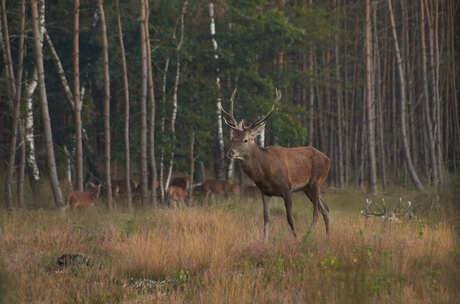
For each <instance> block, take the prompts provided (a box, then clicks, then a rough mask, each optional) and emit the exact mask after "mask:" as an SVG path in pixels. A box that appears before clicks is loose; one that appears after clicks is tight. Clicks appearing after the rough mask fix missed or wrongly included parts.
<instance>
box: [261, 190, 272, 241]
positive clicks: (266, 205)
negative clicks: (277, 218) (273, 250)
mask: <svg viewBox="0 0 460 304" xmlns="http://www.w3.org/2000/svg"><path fill="white" fill-rule="evenodd" d="M262 204H263V206H264V240H265V242H268V229H269V224H270V198H269V197H265V195H264V194H263V193H262Z"/></svg>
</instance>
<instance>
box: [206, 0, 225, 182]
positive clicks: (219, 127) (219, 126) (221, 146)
mask: <svg viewBox="0 0 460 304" xmlns="http://www.w3.org/2000/svg"><path fill="white" fill-rule="evenodd" d="M209 17H210V18H211V24H210V29H211V40H212V46H213V49H214V59H215V60H216V61H217V60H218V59H219V55H218V54H217V48H218V45H217V40H216V37H215V36H216V24H215V21H214V3H213V2H211V3H209ZM219 72H220V71H219V68H217V76H216V86H217V112H216V113H217V141H218V145H219V161H218V162H217V178H223V177H224V172H223V170H224V167H223V164H224V163H225V150H224V131H223V129H222V112H221V110H220V109H221V107H222V99H221V97H220V94H221V93H220V77H219Z"/></svg>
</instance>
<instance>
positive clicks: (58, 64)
mask: <svg viewBox="0 0 460 304" xmlns="http://www.w3.org/2000/svg"><path fill="white" fill-rule="evenodd" d="M44 34H45V39H46V42H47V44H48V46H49V48H50V51H51V55H52V56H51V58H52V59H53V61H54V65H55V66H56V69H57V72H58V75H59V79H60V80H61V84H62V87H63V88H64V93H65V96H66V99H67V101H68V102H69V104H70V106H71V108H72V110H73V111H75V103H74V97H73V94H72V90H71V89H70V85H69V82H68V81H67V77H66V76H65V71H64V68H63V67H62V63H61V59H60V58H59V56H58V54H57V52H56V49H55V47H54V44H53V41H52V40H51V37H50V35H49V34H48V31H46V29H45V32H44Z"/></svg>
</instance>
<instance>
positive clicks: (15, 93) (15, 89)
mask: <svg viewBox="0 0 460 304" xmlns="http://www.w3.org/2000/svg"><path fill="white" fill-rule="evenodd" d="M25 8H26V4H25V0H22V2H21V17H20V20H21V21H20V24H21V29H20V33H19V35H20V37H19V51H18V52H19V54H18V58H19V59H18V67H17V68H18V70H17V73H16V75H17V83H15V75H14V67H13V61H12V59H11V47H10V41H9V40H10V37H9V33H8V22H7V15H6V4H5V1H2V12H3V28H4V31H5V34H4V38H5V51H6V52H7V54H6V55H7V57H8V61H7V62H6V63H5V64H6V65H7V66H6V68H7V69H8V70H9V76H10V77H9V80H10V89H11V93H12V100H14V103H13V104H14V105H13V108H14V110H13V128H12V135H11V145H10V157H9V161H8V171H7V172H8V173H7V174H8V175H7V179H6V192H7V197H6V205H7V207H8V208H10V209H11V208H12V207H13V193H12V189H11V185H12V183H13V175H14V171H15V166H16V146H17V136H18V128H19V116H20V113H21V93H22V72H23V62H24V28H25ZM18 200H19V206H21V204H22V205H23V202H21V198H18ZM22 200H23V198H22ZM21 207H22V206H21Z"/></svg>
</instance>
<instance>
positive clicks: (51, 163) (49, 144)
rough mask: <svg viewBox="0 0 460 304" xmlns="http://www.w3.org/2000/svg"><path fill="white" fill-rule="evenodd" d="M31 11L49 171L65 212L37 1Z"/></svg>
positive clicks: (58, 200)
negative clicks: (57, 165)
mask: <svg viewBox="0 0 460 304" xmlns="http://www.w3.org/2000/svg"><path fill="white" fill-rule="evenodd" d="M31 11H32V20H33V22H32V23H33V32H34V42H35V45H34V46H35V64H36V67H37V75H38V84H39V85H38V87H39V90H40V100H41V103H42V118H43V129H44V133H45V140H46V149H47V156H48V169H49V175H50V180H51V186H52V190H53V195H54V200H55V203H56V205H57V206H58V207H59V208H61V210H62V211H64V210H65V203H64V198H63V196H62V191H61V187H60V186H59V180H58V175H57V168H56V158H55V156H54V147H53V133H52V130H51V121H50V115H49V111H48V98H47V94H46V86H45V71H44V70H45V69H44V65H43V53H42V48H41V45H40V33H39V20H38V19H39V16H38V9H37V2H36V0H31Z"/></svg>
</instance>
